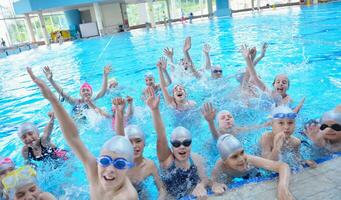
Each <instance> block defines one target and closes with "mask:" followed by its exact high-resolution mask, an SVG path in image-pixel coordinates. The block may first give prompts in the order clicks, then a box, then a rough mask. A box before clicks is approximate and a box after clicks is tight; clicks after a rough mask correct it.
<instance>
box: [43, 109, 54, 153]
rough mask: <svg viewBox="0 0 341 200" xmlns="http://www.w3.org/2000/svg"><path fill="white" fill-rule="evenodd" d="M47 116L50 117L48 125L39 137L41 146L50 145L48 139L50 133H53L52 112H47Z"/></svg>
mask: <svg viewBox="0 0 341 200" xmlns="http://www.w3.org/2000/svg"><path fill="white" fill-rule="evenodd" d="M48 116H49V117H50V121H49V123H48V124H47V125H46V126H45V128H44V134H43V135H42V137H41V142H42V145H43V146H45V147H46V146H48V145H49V143H50V139H51V138H50V137H51V133H52V131H53V125H54V112H49V113H48Z"/></svg>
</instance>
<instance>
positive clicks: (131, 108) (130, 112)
mask: <svg viewBox="0 0 341 200" xmlns="http://www.w3.org/2000/svg"><path fill="white" fill-rule="evenodd" d="M126 102H127V103H128V108H127V112H126V113H125V114H124V117H125V118H126V119H129V118H131V117H132V116H133V114H134V105H133V98H132V97H130V96H127V97H126Z"/></svg>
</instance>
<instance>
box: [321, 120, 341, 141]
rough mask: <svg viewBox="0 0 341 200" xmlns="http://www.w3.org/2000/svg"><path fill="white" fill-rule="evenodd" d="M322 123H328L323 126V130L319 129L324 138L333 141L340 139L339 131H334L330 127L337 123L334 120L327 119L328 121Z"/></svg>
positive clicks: (340, 133) (340, 132)
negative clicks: (325, 126)
mask: <svg viewBox="0 0 341 200" xmlns="http://www.w3.org/2000/svg"><path fill="white" fill-rule="evenodd" d="M322 124H326V125H328V127H327V128H325V129H324V130H321V133H322V136H323V138H324V139H327V140H330V141H335V142H338V141H341V131H336V130H334V129H332V128H331V127H330V126H332V125H333V124H338V123H337V122H336V121H332V120H328V121H325V122H323V123H322ZM339 125H341V124H339Z"/></svg>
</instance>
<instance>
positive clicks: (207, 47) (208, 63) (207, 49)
mask: <svg viewBox="0 0 341 200" xmlns="http://www.w3.org/2000/svg"><path fill="white" fill-rule="evenodd" d="M210 50H211V46H210V45H209V44H205V45H204V48H203V50H202V51H203V52H204V55H205V60H206V62H205V70H211V67H212V65H211V58H210Z"/></svg>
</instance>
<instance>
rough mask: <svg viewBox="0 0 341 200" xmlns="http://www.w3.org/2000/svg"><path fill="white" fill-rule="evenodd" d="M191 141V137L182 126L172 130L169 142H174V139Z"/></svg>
mask: <svg viewBox="0 0 341 200" xmlns="http://www.w3.org/2000/svg"><path fill="white" fill-rule="evenodd" d="M180 138H182V139H192V135H191V133H190V132H189V130H188V129H186V128H185V127H182V126H178V127H176V128H175V129H173V131H172V134H171V141H174V140H176V139H180Z"/></svg>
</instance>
